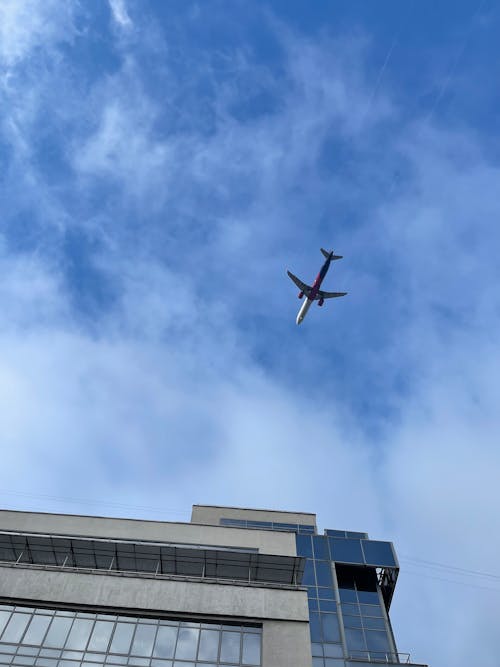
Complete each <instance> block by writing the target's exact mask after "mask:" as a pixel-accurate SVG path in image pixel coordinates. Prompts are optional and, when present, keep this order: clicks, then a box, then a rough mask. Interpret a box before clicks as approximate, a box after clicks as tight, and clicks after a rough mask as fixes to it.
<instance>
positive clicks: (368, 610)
mask: <svg viewBox="0 0 500 667" xmlns="http://www.w3.org/2000/svg"><path fill="white" fill-rule="evenodd" d="M359 607H360V609H361V614H362V616H382V609H381V607H380V605H375V604H360V605H359Z"/></svg>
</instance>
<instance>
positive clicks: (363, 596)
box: [358, 588, 380, 604]
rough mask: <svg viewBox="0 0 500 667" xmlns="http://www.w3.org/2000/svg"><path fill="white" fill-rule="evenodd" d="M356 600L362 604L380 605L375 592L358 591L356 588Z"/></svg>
mask: <svg viewBox="0 0 500 667" xmlns="http://www.w3.org/2000/svg"><path fill="white" fill-rule="evenodd" d="M358 600H359V601H360V602H361V603H362V604H380V599H379V597H378V593H377V591H360V590H359V588H358Z"/></svg>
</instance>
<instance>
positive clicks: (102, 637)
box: [88, 621, 113, 652]
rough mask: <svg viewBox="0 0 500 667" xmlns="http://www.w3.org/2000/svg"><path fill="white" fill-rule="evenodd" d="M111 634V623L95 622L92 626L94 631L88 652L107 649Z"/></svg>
mask: <svg viewBox="0 0 500 667" xmlns="http://www.w3.org/2000/svg"><path fill="white" fill-rule="evenodd" d="M112 632H113V623H110V622H109V621H97V622H96V624H95V625H94V631H93V632H92V636H91V638H90V642H89V645H88V650H89V651H102V652H105V651H107V649H108V644H109V640H110V638H111V633H112Z"/></svg>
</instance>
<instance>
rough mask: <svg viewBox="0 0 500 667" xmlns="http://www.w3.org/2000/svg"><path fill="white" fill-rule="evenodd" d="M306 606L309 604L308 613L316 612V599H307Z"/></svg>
mask: <svg viewBox="0 0 500 667" xmlns="http://www.w3.org/2000/svg"><path fill="white" fill-rule="evenodd" d="M328 602H329V600H328ZM308 604H309V611H318V601H317V600H316V598H309V599H308Z"/></svg>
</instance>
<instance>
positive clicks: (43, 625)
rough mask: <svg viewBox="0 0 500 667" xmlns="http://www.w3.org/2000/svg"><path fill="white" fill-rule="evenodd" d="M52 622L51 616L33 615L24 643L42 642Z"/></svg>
mask: <svg viewBox="0 0 500 667" xmlns="http://www.w3.org/2000/svg"><path fill="white" fill-rule="evenodd" d="M49 624H50V616H38V615H37V616H33V617H32V619H31V623H30V624H29V626H28V629H27V630H26V634H25V635H24V639H23V643H24V644H41V643H42V641H43V638H44V637H45V633H46V632H47V628H48V627H49Z"/></svg>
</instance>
